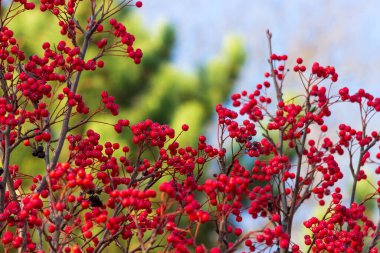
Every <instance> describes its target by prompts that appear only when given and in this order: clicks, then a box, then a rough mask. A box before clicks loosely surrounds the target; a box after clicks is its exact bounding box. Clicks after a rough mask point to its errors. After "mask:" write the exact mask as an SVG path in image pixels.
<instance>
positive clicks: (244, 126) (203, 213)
mask: <svg viewBox="0 0 380 253" xmlns="http://www.w3.org/2000/svg"><path fill="white" fill-rule="evenodd" d="M78 5H85V6H86V8H88V9H89V10H91V11H90V16H89V17H87V19H85V22H84V23H83V22H82V21H81V20H82V19H80V17H78V16H79V15H77V9H78ZM7 6H8V7H5V6H3V9H2V13H1V24H0V39H1V43H0V59H1V62H0V65H1V69H0V89H1V97H0V131H1V132H0V141H1V145H0V149H1V151H2V152H1V160H2V168H1V169H0V173H1V177H0V239H1V246H2V248H3V249H4V251H5V252H16V251H18V252H39V253H42V252H65V253H69V252H73V253H79V252H86V253H97V252H108V251H107V250H109V249H110V247H111V248H112V249H113V250H116V249H117V248H118V249H119V252H196V253H202V252H211V253H219V252H225V253H227V252H236V251H239V252H242V251H244V252H283V253H286V252H333V253H335V252H364V251H365V252H371V253H375V252H378V248H379V242H378V241H379V240H378V239H379V229H380V220H379V215H378V213H377V212H372V215H371V213H370V212H368V210H367V208H368V207H369V206H371V204H372V206H377V207H379V206H380V198H379V190H380V180H379V174H380V161H379V159H380V151H379V141H380V137H379V129H378V126H377V125H376V124H373V122H371V119H372V118H373V117H374V115H376V114H377V113H378V112H379V111H380V98H378V97H375V96H374V95H371V94H370V93H368V92H367V91H365V90H363V89H359V90H358V91H350V90H349V89H348V88H347V87H341V88H339V89H338V90H339V92H338V94H333V92H332V90H334V89H331V87H337V86H339V84H337V83H336V82H337V80H338V74H337V73H336V70H335V69H334V67H331V66H322V65H320V64H318V63H314V64H313V65H312V66H311V67H310V68H307V67H306V66H305V65H303V60H302V59H301V58H298V59H297V60H296V64H295V66H294V67H293V69H292V70H288V69H287V68H286V65H285V63H286V62H287V56H286V55H276V54H274V53H272V49H271V46H270V54H269V58H268V63H269V70H268V72H267V73H265V80H264V81H263V82H262V83H261V84H258V85H256V87H254V88H252V90H251V91H242V92H241V93H236V94H233V95H232V96H231V99H232V106H231V108H228V107H225V106H223V105H221V104H220V105H217V106H216V113H217V116H218V121H217V125H216V126H215V132H216V135H217V141H216V143H214V144H213V143H210V142H208V141H207V139H206V137H205V136H200V137H199V139H198V145H197V146H195V147H191V146H183V145H181V143H180V138H179V137H180V135H184V134H186V133H185V132H186V131H191V128H189V126H188V125H186V124H184V125H183V126H182V130H181V131H180V132H179V133H176V132H175V131H174V130H173V129H172V128H170V127H169V126H167V125H165V124H160V123H157V122H153V121H151V120H149V119H147V120H145V121H143V122H133V123H130V122H129V121H128V120H127V119H117V118H116V119H115V124H114V127H113V128H112V127H111V128H110V129H109V131H116V132H117V133H119V134H121V135H125V136H126V137H127V136H130V137H131V138H130V139H129V140H127V141H126V142H125V143H118V142H113V143H112V142H110V141H108V142H105V143H103V142H101V136H100V134H99V133H97V132H96V131H95V130H93V129H88V130H87V131H85V133H84V134H78V132H80V131H76V130H78V129H79V128H83V127H84V126H86V125H87V123H88V122H90V121H91V119H92V118H93V117H95V116H96V115H97V114H99V113H100V112H104V111H108V112H109V113H111V114H113V115H115V116H117V115H118V109H119V108H118V105H117V104H116V103H115V99H114V97H112V94H108V92H107V91H104V92H102V93H101V94H99V104H100V105H99V107H98V108H96V109H91V108H90V107H89V106H87V105H86V102H85V101H84V99H83V98H82V96H81V95H80V89H78V88H79V87H80V84H81V76H82V73H84V72H91V71H96V70H97V69H99V68H102V67H103V66H104V64H105V63H104V62H103V61H102V57H103V56H104V55H106V54H108V53H111V52H115V51H117V52H118V54H120V53H123V54H124V55H125V56H127V57H129V58H131V59H132V60H133V61H134V62H135V63H136V64H138V63H140V61H141V59H142V56H143V54H142V51H141V50H140V49H139V48H136V47H135V46H134V42H135V37H134V36H133V35H132V34H131V33H129V32H128V31H127V29H126V27H125V26H124V25H123V24H122V23H121V22H119V21H118V20H116V19H115V18H113V16H114V15H115V14H116V13H118V12H119V11H120V10H121V9H122V8H124V7H127V6H136V7H138V8H140V7H142V2H141V1H136V2H133V1H128V0H123V1H119V2H114V1H97V0H91V1H83V2H82V1H76V0H69V1H60V0H55V1H52V0H41V1H40V2H39V3H36V4H35V3H33V2H27V0H17V1H16V0H14V1H11V2H10V3H8V5H7ZM35 6H37V8H39V9H40V11H41V12H42V14H43V15H55V16H56V17H57V22H58V25H59V26H60V28H61V30H60V31H58V33H60V34H61V35H62V36H64V38H65V39H64V40H61V41H59V42H58V43H57V44H52V43H49V42H45V43H43V44H42V49H43V53H42V54H41V55H26V54H25V53H24V51H23V49H22V47H21V46H20V45H21V44H19V42H18V40H17V34H14V33H13V32H12V30H11V29H10V28H9V24H10V23H12V22H15V21H14V20H15V18H16V16H17V15H28V12H29V11H32V10H33V9H35ZM36 11H37V10H36ZM22 12H26V13H22ZM21 13H22V14H21ZM105 34H106V35H107V36H109V35H112V36H113V39H112V40H110V39H109V37H106V36H105ZM268 41H269V45H271V34H270V33H269V32H268ZM24 43H27V42H24ZM90 47H94V48H96V49H97V50H98V54H97V55H95V56H91V57H90V56H88V54H87V51H88V49H89V48H90ZM287 75H296V76H299V80H300V87H301V89H300V92H299V94H298V95H297V96H295V97H294V98H290V99H285V98H284V94H283V92H284V89H283V88H284V84H285V83H284V80H285V78H286V76H287ZM342 103H344V104H347V106H348V107H355V108H356V110H357V111H358V114H357V115H355V116H353V117H355V118H356V119H357V121H358V122H359V123H360V127H359V128H355V127H353V126H350V125H348V124H343V123H342V124H340V125H339V127H338V129H328V127H327V125H326V119H327V118H328V117H333V116H334V113H336V112H334V110H333V105H335V104H342ZM184 123H185V122H184ZM370 123H372V124H370ZM99 124H100V123H99ZM20 147H21V148H24V149H25V147H27V148H30V150H31V152H30V156H31V159H43V161H44V164H45V166H44V167H43V168H42V169H41V171H43V173H40V174H38V173H36V172H35V171H27V173H25V169H24V168H22V166H23V164H14V163H13V160H14V159H13V158H14V156H15V153H17V151H18V150H19V148H20ZM26 155H27V154H25V156H26ZM33 156H35V158H33ZM343 177H345V181H344V182H343V181H342V179H343ZM359 182H360V183H361V182H364V183H365V184H366V191H367V192H366V193H365V194H364V197H363V198H361V199H360V201H357V199H358V198H357V197H356V195H358V183H359ZM347 193H348V194H347ZM361 195H363V194H361ZM315 200H316V201H317V203H318V204H319V205H320V207H319V209H320V211H319V212H320V213H322V215H321V216H320V217H313V216H312V214H310V215H309V216H308V217H307V218H306V220H304V221H303V225H304V227H305V229H307V230H308V232H306V233H305V235H302V236H301V237H300V236H299V234H300V233H301V230H299V229H298V231H296V232H297V233H295V231H294V230H295V225H294V224H295V222H296V220H297V219H298V218H297V217H298V215H299V214H300V210H302V208H304V207H305V206H307V205H310V203H312V202H315ZM374 204H375V205H374ZM374 213H375V214H374ZM205 231H207V237H208V238H205V236H204V233H205Z"/></svg>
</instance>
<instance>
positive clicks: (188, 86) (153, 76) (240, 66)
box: [12, 0, 380, 240]
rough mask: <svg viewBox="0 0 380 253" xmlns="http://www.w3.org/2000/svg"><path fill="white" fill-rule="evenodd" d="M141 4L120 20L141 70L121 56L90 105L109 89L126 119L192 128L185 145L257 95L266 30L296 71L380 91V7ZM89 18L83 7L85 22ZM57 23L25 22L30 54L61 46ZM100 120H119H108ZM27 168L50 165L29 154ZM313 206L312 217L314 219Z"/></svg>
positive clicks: (86, 84) (237, 1)
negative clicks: (238, 98) (238, 97)
mask: <svg viewBox="0 0 380 253" xmlns="http://www.w3.org/2000/svg"><path fill="white" fill-rule="evenodd" d="M143 4H144V5H143V7H142V8H141V9H135V8H129V9H128V10H127V11H126V12H124V13H121V14H120V17H119V20H120V21H123V23H124V24H126V27H127V29H128V30H129V31H130V32H132V33H133V34H135V35H136V39H137V40H136V46H137V47H141V49H142V50H143V52H144V58H143V61H142V63H141V65H140V66H135V65H134V64H133V63H130V60H129V59H127V58H122V57H114V58H109V59H105V62H106V67H105V68H104V69H103V70H102V71H100V72H94V73H87V74H86V75H85V76H84V79H83V83H82V84H81V85H82V86H81V89H82V92H83V94H85V101H86V102H87V103H88V105H89V106H90V107H92V108H96V107H97V105H98V103H99V96H98V94H99V92H100V91H101V90H108V91H109V93H110V94H111V95H113V96H115V97H116V99H117V102H118V103H119V104H120V105H121V110H120V117H122V118H127V119H130V120H131V122H132V123H137V122H138V121H141V120H144V119H146V118H151V119H153V120H155V121H159V122H160V123H165V124H169V125H170V126H172V127H174V128H175V129H180V127H181V125H182V124H183V123H188V124H189V125H190V130H191V131H189V132H188V133H186V134H185V135H182V136H181V141H182V143H184V144H189V145H193V144H195V142H196V140H197V136H199V135H200V134H202V133H207V135H208V136H209V138H210V139H212V138H213V137H215V136H214V135H215V130H213V129H215V125H216V123H215V122H213V116H214V113H213V112H214V108H215V105H216V104H218V103H228V97H229V96H230V95H231V93H233V92H234V91H241V90H243V89H246V90H248V91H249V90H252V89H253V87H255V85H256V84H257V83H261V82H262V81H263V79H264V76H263V73H264V72H265V71H267V70H268V64H267V57H268V47H267V39H266V30H267V29H269V30H270V31H271V32H272V33H273V48H274V52H275V53H278V54H288V55H289V61H288V66H289V67H292V65H293V64H294V63H295V59H296V58H297V57H303V58H304V59H305V63H306V64H305V65H306V66H311V65H312V63H313V62H314V61H318V62H320V63H321V64H322V65H332V66H334V67H335V68H336V69H337V72H338V73H339V81H338V83H337V84H334V85H335V87H334V89H336V90H338V89H339V88H341V87H343V86H348V87H349V88H350V90H353V91H356V90H357V89H359V88H365V89H367V90H368V91H369V92H371V93H373V94H375V96H376V95H377V94H379V92H380V85H379V84H378V79H379V78H378V76H377V75H379V72H380V71H379V68H380V53H379V48H380V46H379V45H380V15H378V10H379V7H380V2H379V1H376V0H372V1H371V0H367V1H354V0H336V1H329V0H320V1H301V0H289V1H280V0H272V1H259V0H234V1H227V0H208V1H204V0H181V1H173V0H145V1H143ZM132 9H133V10H132ZM86 11H88V10H85V9H84V10H82V12H83V15H84V16H85V13H86ZM56 23H57V22H55V21H54V20H53V19H51V20H48V19H47V18H46V15H35V16H32V15H22V16H20V17H18V21H17V22H15V23H14V27H12V28H13V30H14V31H15V34H16V36H17V37H21V38H20V41H24V42H25V43H24V47H25V48H26V51H27V53H28V54H33V53H38V52H41V49H40V48H41V44H42V42H44V41H46V40H50V41H51V39H50V38H51V36H53V37H54V39H53V41H54V40H55V41H58V40H60V37H59V36H57V35H55V34H56V30H57V29H58V25H57V24H56ZM42 27H43V28H44V29H41V28H42ZM31 38H33V39H31ZM92 53H95V51H94V52H92ZM90 54H91V52H90ZM300 87H301V86H300V83H299V81H297V79H296V78H293V77H291V75H290V76H289V78H288V79H287V81H286V82H285V90H288V91H289V92H290V93H294V92H296V91H297V89H299V88H300ZM338 110H340V111H339V113H338V114H336V116H334V118H331V119H330V121H331V122H329V123H330V124H332V125H336V124H339V123H342V122H344V123H348V124H351V125H355V124H356V123H358V122H357V121H355V120H354V118H350V116H351V113H352V112H351V111H349V110H347V108H340V109H339V107H338ZM101 120H102V121H108V122H113V123H115V120H114V118H113V117H110V116H109V115H106V114H105V115H102V116H101ZM95 125H96V124H94V125H90V126H88V128H93V127H94V126H95ZM82 130H85V129H82ZM110 130H111V128H110V129H108V128H104V129H99V131H100V132H103V134H106V136H107V138H111V137H112V138H115V139H126V138H125V136H120V135H119V136H116V134H115V136H111V135H112V132H113V131H110ZM23 165H24V167H26V168H30V167H32V168H34V167H38V166H41V165H42V164H41V165H39V164H38V162H37V163H36V161H31V159H29V157H28V159H26V160H24V161H23ZM359 187H360V186H359ZM359 197H360V196H359ZM307 208H309V209H310V210H307V212H305V213H307V214H309V213H310V212H313V211H311V209H312V207H307ZM248 225H250V224H248ZM302 232H305V231H302ZM299 239H300V240H302V238H299Z"/></svg>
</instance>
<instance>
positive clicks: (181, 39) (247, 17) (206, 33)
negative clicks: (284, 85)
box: [138, 0, 380, 92]
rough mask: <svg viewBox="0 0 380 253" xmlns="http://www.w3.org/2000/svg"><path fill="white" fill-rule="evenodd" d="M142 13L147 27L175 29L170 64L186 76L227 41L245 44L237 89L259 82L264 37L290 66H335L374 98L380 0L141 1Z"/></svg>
mask: <svg viewBox="0 0 380 253" xmlns="http://www.w3.org/2000/svg"><path fill="white" fill-rule="evenodd" d="M143 2H144V6H143V8H141V9H139V10H138V12H139V13H141V14H142V16H143V19H144V22H145V23H146V25H147V26H148V27H150V28H151V29H154V27H155V25H156V24H157V23H158V22H160V21H168V22H170V23H172V24H174V25H175V27H176V31H177V35H178V40H177V47H176V50H175V55H174V60H175V62H176V63H177V66H179V67H181V68H184V69H191V68H194V67H195V66H197V65H199V64H202V63H203V62H205V61H207V60H208V59H210V58H212V57H213V56H215V55H216V54H217V53H218V52H219V50H220V48H221V46H222V43H223V38H224V37H225V36H227V35H236V36H238V37H240V38H242V39H243V41H244V43H245V46H246V49H247V52H248V58H247V59H248V61H247V64H246V65H245V68H244V71H243V73H242V75H241V78H240V80H239V86H238V87H239V88H238V89H240V88H241V87H245V86H249V85H251V84H254V83H256V82H260V81H261V78H262V74H261V73H262V72H263V71H264V70H265V68H266V66H265V64H266V60H265V57H266V53H267V47H266V38H265V31H266V29H268V28H269V29H270V30H271V31H272V32H273V34H274V40H273V43H274V48H275V50H276V51H277V52H278V53H287V54H289V56H290V59H294V58H296V57H298V56H302V55H304V56H305V58H307V60H308V62H310V63H312V62H314V61H320V62H321V63H323V64H326V65H333V66H335V67H336V68H337V70H338V73H340V76H341V79H340V80H341V81H343V82H345V83H350V84H347V85H349V86H351V87H354V86H357V85H360V86H364V87H366V88H367V87H368V88H369V90H371V91H372V92H379V91H380V88H379V87H380V86H379V85H376V83H377V81H378V78H377V72H378V66H380V53H379V45H380V15H378V10H379V7H380V2H379V1H375V0H373V1H354V0H345V1H344V0H334V1H328V0H320V1H301V0H289V1H280V0H277V1H275V0H273V1H259V0H234V1H227V0H208V1H205V0H181V1H173V0H146V1H143Z"/></svg>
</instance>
